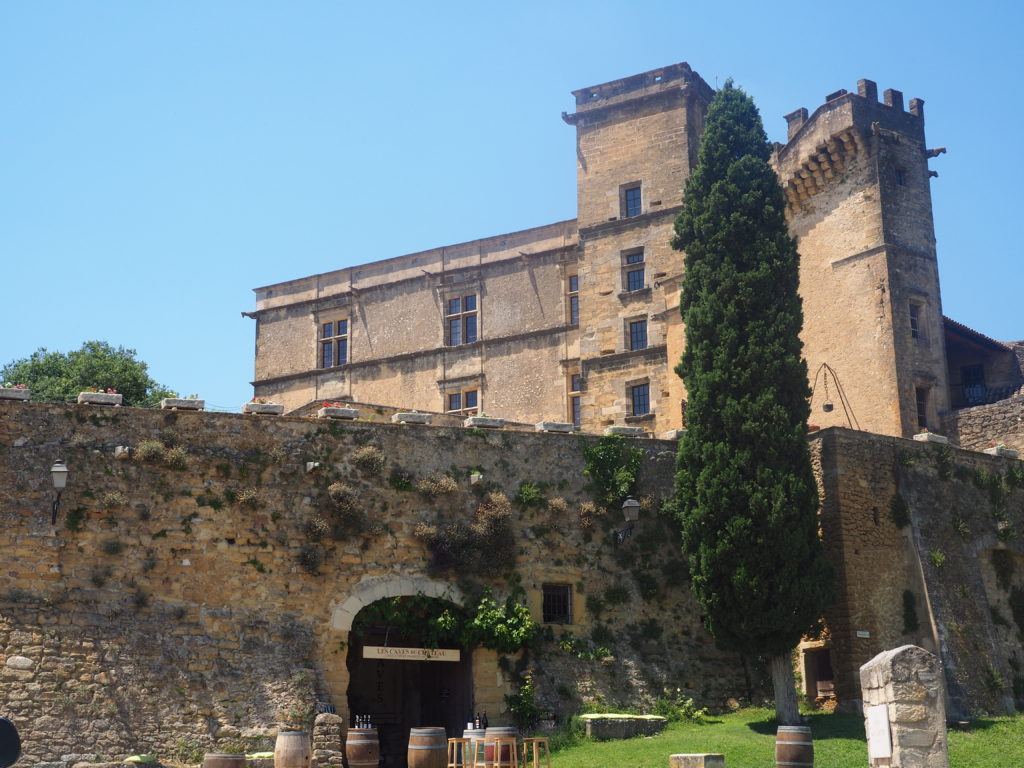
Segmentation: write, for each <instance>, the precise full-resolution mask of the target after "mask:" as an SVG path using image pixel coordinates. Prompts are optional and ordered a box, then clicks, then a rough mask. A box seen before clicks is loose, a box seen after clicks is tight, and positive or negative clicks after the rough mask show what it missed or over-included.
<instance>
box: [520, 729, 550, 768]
mask: <svg viewBox="0 0 1024 768" xmlns="http://www.w3.org/2000/svg"><path fill="white" fill-rule="evenodd" d="M541 747H543V748H544V754H543V755H541V754H539V752H540V748H541ZM542 760H543V764H544V765H546V766H547V768H551V747H550V746H549V745H548V737H547V736H532V737H530V738H528V739H523V765H524V766H526V768H541V761H542Z"/></svg>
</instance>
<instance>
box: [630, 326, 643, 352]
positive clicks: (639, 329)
mask: <svg viewBox="0 0 1024 768" xmlns="http://www.w3.org/2000/svg"><path fill="white" fill-rule="evenodd" d="M629 348H630V349H631V350H637V349H647V321H646V320H631V321H630V322H629Z"/></svg>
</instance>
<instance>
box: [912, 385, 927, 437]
mask: <svg viewBox="0 0 1024 768" xmlns="http://www.w3.org/2000/svg"><path fill="white" fill-rule="evenodd" d="M914 395H915V399H916V400H917V428H918V429H927V428H928V388H927V387H917V388H916V389H915V390H914Z"/></svg>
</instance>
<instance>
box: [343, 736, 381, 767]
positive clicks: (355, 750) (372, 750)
mask: <svg viewBox="0 0 1024 768" xmlns="http://www.w3.org/2000/svg"><path fill="white" fill-rule="evenodd" d="M345 759H346V761H347V762H348V766H349V768H377V766H378V765H379V764H380V738H379V737H378V736H377V729H376V728H349V729H348V736H347V737H346V738H345Z"/></svg>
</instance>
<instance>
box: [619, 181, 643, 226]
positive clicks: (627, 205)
mask: <svg viewBox="0 0 1024 768" xmlns="http://www.w3.org/2000/svg"><path fill="white" fill-rule="evenodd" d="M619 206H620V208H621V213H622V218H624V219H628V218H630V217H633V216H639V215H640V210H641V198H640V182H632V183H631V184H624V185H622V187H620V191H619Z"/></svg>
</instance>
